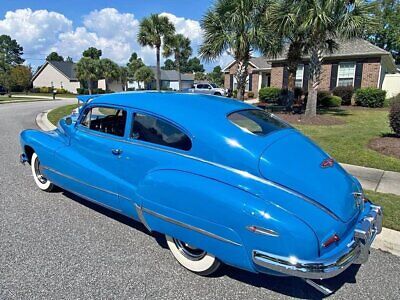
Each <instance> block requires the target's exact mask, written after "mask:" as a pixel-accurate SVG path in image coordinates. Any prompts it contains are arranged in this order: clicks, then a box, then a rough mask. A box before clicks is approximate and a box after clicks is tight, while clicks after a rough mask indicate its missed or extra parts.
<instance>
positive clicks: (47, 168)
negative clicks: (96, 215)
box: [41, 166, 131, 200]
mask: <svg viewBox="0 0 400 300" xmlns="http://www.w3.org/2000/svg"><path fill="white" fill-rule="evenodd" d="M41 168H42V169H44V170H48V171H50V172H53V173H55V174H57V175H60V176H63V177H65V178H68V179H70V180H73V181H75V182H78V183H80V184H83V185H86V186H88V187H91V188H94V189H96V190H99V191H102V192H105V193H108V194H111V195H114V196H120V197H122V198H125V199H128V200H131V199H129V198H127V197H125V196H121V195H119V194H118V193H115V192H112V191H110V190H106V189H103V188H101V187H98V186H95V185H91V184H89V183H87V182H84V181H81V180H79V179H77V178H75V177H72V176H69V175H66V174H64V173H61V172H59V171H56V170H54V169H52V168H49V167H47V166H41Z"/></svg>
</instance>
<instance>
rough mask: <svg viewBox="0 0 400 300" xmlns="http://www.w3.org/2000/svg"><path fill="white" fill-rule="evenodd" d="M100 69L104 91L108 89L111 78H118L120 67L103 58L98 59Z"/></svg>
mask: <svg viewBox="0 0 400 300" xmlns="http://www.w3.org/2000/svg"><path fill="white" fill-rule="evenodd" d="M100 65H101V71H102V75H103V77H104V80H105V83H106V91H108V84H109V82H110V80H112V79H119V77H120V68H119V66H118V65H117V64H116V63H115V62H113V61H112V60H111V59H108V58H103V59H101V60H100Z"/></svg>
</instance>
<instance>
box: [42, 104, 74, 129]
mask: <svg viewBox="0 0 400 300" xmlns="http://www.w3.org/2000/svg"><path fill="white" fill-rule="evenodd" d="M77 107H78V104H71V105H66V106H61V107H58V108H56V109H53V110H52V111H50V112H49V114H48V115H47V118H48V119H49V121H50V122H51V123H53V124H54V125H55V126H56V125H57V123H58V121H59V120H60V119H61V118H62V117H65V116H67V115H70V114H71V112H72V110H73V109H75V108H77Z"/></svg>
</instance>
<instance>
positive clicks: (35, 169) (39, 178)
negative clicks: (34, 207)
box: [31, 153, 54, 192]
mask: <svg viewBox="0 0 400 300" xmlns="http://www.w3.org/2000/svg"><path fill="white" fill-rule="evenodd" d="M31 169H32V175H33V179H34V180H35V183H36V185H37V186H38V187H39V189H41V190H42V191H45V192H50V191H51V190H52V189H53V188H54V185H53V184H52V183H51V182H50V180H48V179H47V178H46V177H44V176H43V175H42V173H41V170H40V160H39V157H38V156H37V154H36V153H33V154H32V157H31Z"/></svg>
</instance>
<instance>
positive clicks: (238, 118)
mask: <svg viewBox="0 0 400 300" xmlns="http://www.w3.org/2000/svg"><path fill="white" fill-rule="evenodd" d="M228 119H229V121H231V122H232V123H233V124H235V125H236V126H238V127H240V128H242V129H243V130H245V131H247V132H249V133H253V134H256V135H266V134H268V133H271V132H273V131H276V130H280V129H284V128H291V126H290V125H289V124H287V123H285V122H283V121H281V120H279V119H278V118H277V117H275V116H274V115H272V114H270V113H268V112H265V111H263V110H259V109H247V110H240V111H237V112H234V113H231V114H229V115H228Z"/></svg>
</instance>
